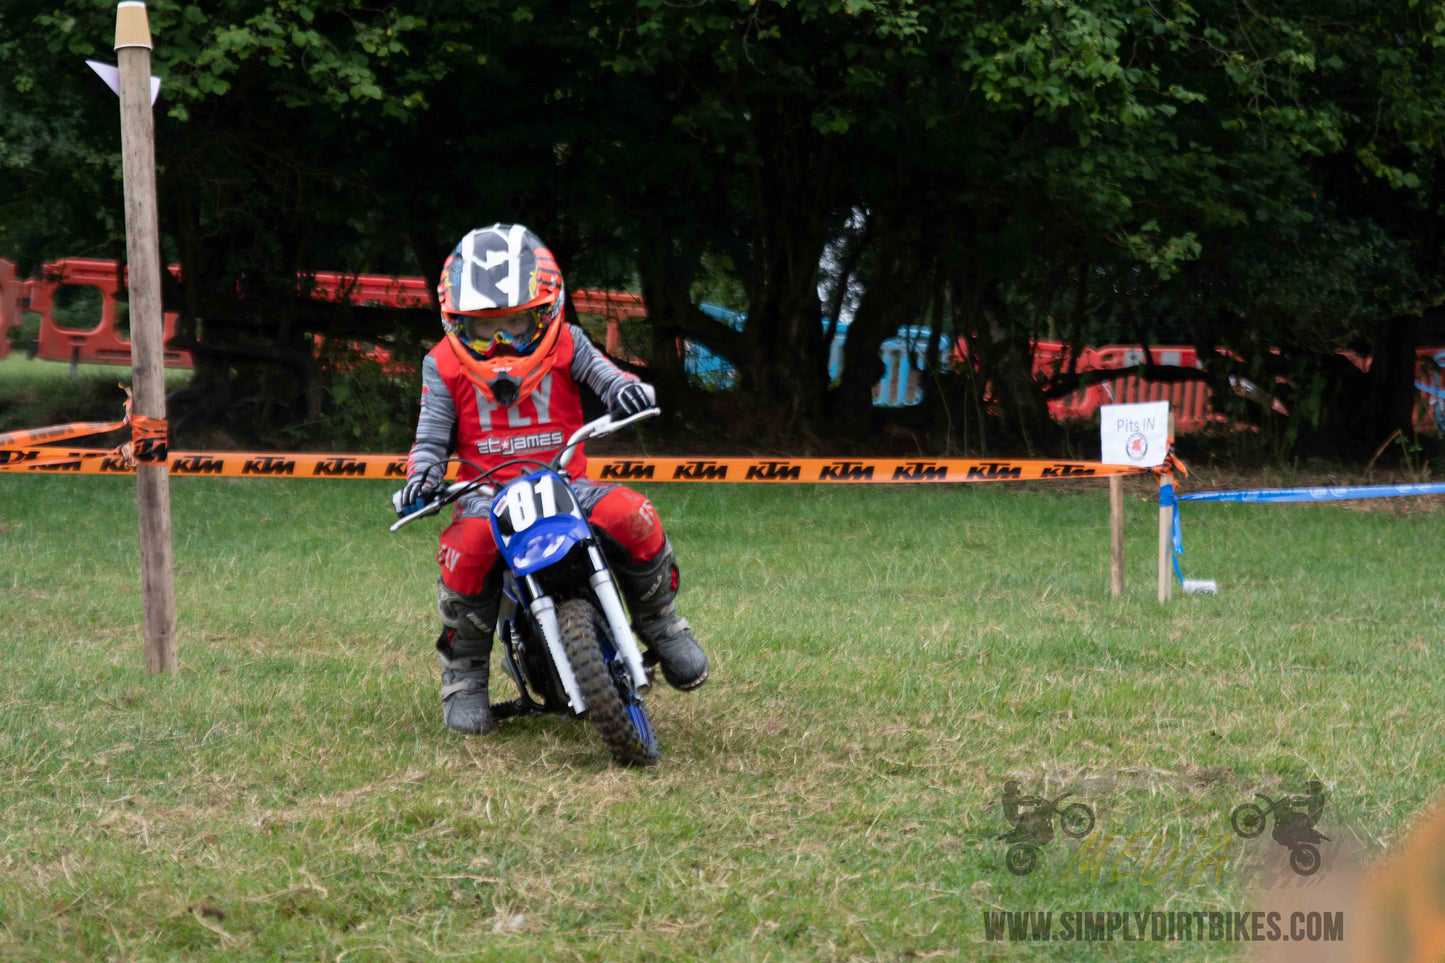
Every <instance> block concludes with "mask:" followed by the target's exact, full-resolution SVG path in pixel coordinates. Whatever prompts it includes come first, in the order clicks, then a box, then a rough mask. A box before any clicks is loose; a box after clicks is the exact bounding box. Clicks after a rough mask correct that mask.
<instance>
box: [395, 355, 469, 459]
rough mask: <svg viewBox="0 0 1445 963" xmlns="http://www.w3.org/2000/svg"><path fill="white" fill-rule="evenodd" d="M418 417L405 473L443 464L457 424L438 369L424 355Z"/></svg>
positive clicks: (455, 413)
mask: <svg viewBox="0 0 1445 963" xmlns="http://www.w3.org/2000/svg"><path fill="white" fill-rule="evenodd" d="M421 383H422V388H423V391H422V395H421V416H420V417H419V418H417V421H416V441H415V442H413V443H412V446H411V455H410V457H409V458H408V459H407V463H406V467H407V474H408V475H410V474H411V473H412V472H413V471H414V470H415V469H416V468H417V466H423V465H435V464H437V463H439V462H443V461H446V459H447V452H448V448H449V447H450V445H451V441H452V430H453V429H454V428H455V427H456V423H457V407H456V404H455V403H454V402H453V401H452V393H451V392H450V391H448V390H447V385H446V382H445V381H443V380H442V376H441V372H440V371H438V370H437V362H436V359H435V358H433V357H432V356H431V355H427V356H426V358H425V359H424V360H423V361H422V363H421Z"/></svg>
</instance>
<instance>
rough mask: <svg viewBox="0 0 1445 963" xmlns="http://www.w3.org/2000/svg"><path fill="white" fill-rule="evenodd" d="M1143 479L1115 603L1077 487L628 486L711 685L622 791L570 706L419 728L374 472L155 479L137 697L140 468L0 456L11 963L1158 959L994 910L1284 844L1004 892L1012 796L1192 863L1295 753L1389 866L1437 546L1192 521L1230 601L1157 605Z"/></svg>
mask: <svg viewBox="0 0 1445 963" xmlns="http://www.w3.org/2000/svg"><path fill="white" fill-rule="evenodd" d="M1126 489H1127V491H1128V493H1129V498H1128V515H1127V526H1128V528H1127V531H1128V536H1129V542H1128V579H1129V584H1128V591H1127V593H1126V597H1125V598H1123V599H1120V600H1113V599H1110V598H1109V597H1108V591H1107V587H1108V562H1107V556H1108V530H1107V518H1106V512H1107V496H1106V494H1105V490H1104V486H1103V485H1102V484H1095V485H1091V486H1087V487H1085V486H1078V487H1074V486H1069V487H1067V488H1065V487H1062V486H1061V487H1055V488H1048V487H1039V486H1025V485H1017V484H996V485H974V486H960V487H952V488H932V487H922V486H919V487H910V488H905V487H883V486H878V487H873V486H869V487H852V486H848V487H845V486H832V487H822V486H819V487H808V486H743V485H737V486H731V485H691V486H682V485H677V486H668V485H655V486H648V487H646V489H645V490H646V491H647V492H648V494H649V495H650V496H651V497H652V498H653V499H654V501H655V503H656V504H657V506H658V508H659V510H660V512H661V514H662V517H663V519H664V521H665V523H666V524H667V527H668V529H669V532H670V534H671V537H672V539H673V542H674V544H675V546H676V547H677V551H678V555H679V558H680V561H681V563H682V566H683V591H682V595H681V598H680V607H681V608H682V610H683V614H685V615H686V616H687V617H688V618H689V619H690V620H691V621H692V622H693V625H694V627H695V629H696V631H697V634H698V636H699V638H700V639H701V640H702V641H703V643H704V644H705V646H706V647H707V649H708V652H709V654H710V656H711V658H712V678H711V681H710V682H709V683H708V684H707V685H706V686H705V687H704V688H703V689H702V690H701V691H699V692H697V693H694V694H690V695H682V694H679V693H675V692H672V691H671V690H666V691H661V692H658V693H657V694H656V695H655V697H654V698H653V699H652V700H651V701H650V706H651V709H652V713H653V718H654V722H655V724H656V726H657V728H658V730H659V734H660V738H661V740H662V748H663V758H662V762H661V764H660V765H659V766H658V767H657V768H656V769H655V770H652V771H628V770H620V769H617V768H614V767H612V766H611V765H609V764H608V762H607V755H606V752H605V750H604V749H603V747H602V745H601V743H600V742H599V740H598V739H597V737H596V736H595V734H594V733H593V732H592V731H591V730H590V728H588V727H587V726H586V725H585V724H582V723H579V722H576V721H565V720H559V719H541V720H528V721H513V722H508V723H504V724H503V727H502V732H501V734H500V735H499V736H498V737H495V738H490V739H487V738H463V737H459V736H454V735H450V734H448V733H446V732H444V731H443V730H442V729H441V727H440V711H439V706H438V703H437V678H438V668H437V666H436V662H435V656H434V655H433V654H432V650H431V643H432V640H433V639H434V637H435V632H436V623H435V618H434V613H433V603H434V594H433V593H434V589H433V585H434V582H435V573H436V569H435V563H434V561H433V558H434V554H435V536H436V533H437V531H438V529H439V527H440V526H439V523H438V522H436V521H435V520H433V521H430V522H425V523H421V524H417V525H413V526H411V527H410V528H408V529H406V530H404V531H403V532H401V533H398V534H394V535H393V534H390V533H388V532H387V530H386V527H387V525H388V524H389V522H390V520H391V516H390V513H389V505H388V495H389V493H390V487H389V486H385V485H382V484H379V483H370V482H351V481H347V482H321V481H299V482H283V481H270V480H221V479H192V478H178V479H173V480H172V483H171V492H172V498H173V505H174V526H175V531H174V545H175V556H176V566H177V573H176V591H177V609H178V617H179V642H180V662H181V674H180V677H179V678H175V679H172V678H163V679H152V678H149V677H148V676H147V675H146V673H145V669H144V661H143V652H142V641H141V629H140V623H141V602H140V597H139V577H138V574H137V562H136V558H137V549H136V513H135V500H134V483H133V482H131V481H130V480H128V479H113V478H65V477H35V476H27V477H16V476H6V475H0V610H3V613H4V618H3V619H0V652H3V659H4V677H5V681H4V684H3V686H0V808H3V812H4V822H3V829H0V835H3V840H4V842H3V848H0V957H4V958H6V959H57V958H72V959H73V958H79V957H89V958H96V959H104V958H119V959H197V958H225V959H228V960H229V959H252V960H262V959H308V960H309V959H326V960H336V959H346V960H368V959H372V960H384V959H418V960H420V959H431V958H438V957H456V958H483V957H484V958H488V959H492V958H495V959H517V960H531V959H539V958H545V959H572V958H582V959H685V958H700V957H708V958H716V959H725V960H755V959H763V958H769V959H775V960H779V959H783V960H786V959H846V958H862V959H874V958H878V959H908V958H929V957H931V958H957V959H973V958H980V957H982V958H991V957H1000V958H1001V957H1005V956H1007V957H1010V958H1015V957H1035V958H1039V959H1045V958H1048V959H1055V958H1075V959H1101V958H1107V959H1112V958H1138V959H1153V958H1156V957H1158V956H1159V955H1160V954H1161V953H1163V952H1166V948H1164V947H1161V946H1160V945H1159V944H1150V943H1144V944H1138V943H1122V942H1111V943H1054V944H1052V945H1034V946H1029V945H1025V944H1021V943H1016V944H1009V943H1003V942H986V941H985V940H984V928H983V924H982V914H983V913H984V912H985V911H987V910H989V909H992V908H1001V909H1009V910H1045V909H1052V910H1056V911H1057V910H1064V909H1077V910H1084V909H1090V910H1120V911H1125V910H1147V909H1163V908H1166V907H1167V908H1169V909H1174V910H1188V911H1194V910H1204V911H1207V910H1211V909H1249V908H1251V904H1250V902H1249V901H1250V900H1251V899H1252V898H1253V897H1252V896H1251V895H1250V893H1249V892H1248V890H1247V880H1246V878H1245V873H1244V871H1243V869H1241V867H1240V863H1241V862H1242V861H1244V859H1245V857H1249V856H1251V855H1252V854H1253V855H1258V854H1261V853H1265V852H1267V851H1268V850H1269V849H1270V848H1272V844H1270V843H1269V842H1268V839H1267V837H1266V838H1265V839H1263V840H1260V841H1256V843H1255V844H1254V846H1253V848H1251V847H1250V846H1248V845H1246V844H1243V843H1240V844H1239V845H1238V846H1235V847H1234V848H1232V849H1231V850H1229V852H1230V853H1232V854H1235V856H1237V857H1238V858H1235V859H1233V860H1232V861H1231V862H1230V863H1229V864H1228V865H1227V866H1214V867H1213V868H1207V871H1203V872H1197V871H1192V870H1186V871H1184V872H1179V871H1173V872H1169V873H1167V874H1163V873H1161V874H1159V878H1154V879H1146V880H1141V879H1140V878H1139V873H1137V872H1135V873H1133V874H1131V873H1130V872H1129V868H1130V863H1129V862H1128V861H1127V860H1125V861H1123V862H1122V863H1116V862H1115V860H1114V858H1113V856H1112V854H1111V855H1110V857H1109V859H1108V860H1107V861H1106V863H1105V865H1104V869H1105V871H1104V872H1097V871H1096V872H1094V873H1093V874H1090V873H1088V872H1087V868H1086V870H1085V871H1080V869H1079V867H1078V865H1077V859H1075V860H1074V863H1073V864H1072V865H1071V858H1075V857H1077V856H1078V853H1079V850H1078V845H1079V844H1077V843H1075V842H1074V841H1072V840H1066V839H1063V838H1062V837H1060V838H1059V839H1058V840H1057V841H1055V842H1053V843H1051V844H1049V845H1048V846H1046V847H1044V848H1043V850H1042V852H1041V854H1040V864H1039V866H1038V868H1037V869H1035V870H1034V872H1033V873H1032V875H1030V876H1027V877H1019V876H1014V875H1012V874H1010V873H1009V872H1008V871H1007V870H1006V868H1005V867H1004V855H1005V852H1006V845H1005V844H1004V843H1001V842H1000V841H999V840H998V836H999V834H1000V833H1001V832H1003V831H1006V830H1007V829H1008V825H1007V823H1006V822H1005V820H1004V818H1003V815H1002V811H1001V807H1000V794H1001V791H1002V786H1003V782H1004V780H1006V779H1008V778H1017V779H1019V780H1021V781H1022V783H1023V785H1024V788H1025V789H1026V790H1028V791H1034V792H1040V791H1047V792H1048V793H1049V794H1050V795H1054V794H1057V793H1058V792H1062V791H1064V790H1065V789H1068V788H1074V789H1076V791H1077V794H1078V795H1077V798H1079V799H1082V800H1084V801H1086V802H1087V803H1088V804H1089V805H1090V806H1091V807H1092V808H1093V809H1094V810H1095V812H1096V813H1097V815H1098V827H1097V828H1096V830H1095V835H1094V837H1093V838H1094V839H1095V840H1098V839H1101V838H1102V837H1104V835H1105V834H1106V833H1117V834H1118V835H1119V836H1121V837H1122V836H1124V835H1125V834H1138V835H1139V836H1140V837H1141V839H1144V840H1146V841H1147V839H1149V838H1151V837H1158V838H1163V837H1165V836H1168V837H1170V838H1172V839H1175V840H1179V839H1182V840H1183V842H1184V846H1185V848H1186V849H1189V848H1190V847H1191V846H1193V845H1195V844H1196V842H1197V841H1198V840H1200V839H1209V840H1211V841H1213V840H1214V839H1216V838H1219V837H1220V836H1221V833H1222V834H1223V835H1225V836H1227V835H1228V813H1229V811H1230V809H1231V808H1232V807H1233V806H1234V805H1236V804H1238V803H1240V802H1244V801H1248V800H1249V799H1251V798H1252V796H1253V793H1254V791H1255V790H1256V789H1259V790H1263V791H1265V792H1269V793H1271V794H1272V795H1278V794H1280V793H1281V792H1299V791H1302V789H1303V783H1304V780H1306V779H1307V778H1309V777H1310V776H1313V775H1318V776H1319V777H1320V778H1321V779H1323V780H1324V782H1325V784H1326V787H1327V790H1328V792H1329V794H1330V797H1329V798H1330V803H1329V805H1330V809H1329V812H1328V815H1327V817H1326V818H1325V819H1324V820H1322V822H1321V828H1324V829H1325V830H1326V832H1330V831H1331V829H1333V830H1334V832H1333V833H1332V835H1338V834H1341V833H1347V834H1348V835H1350V836H1351V837H1352V838H1358V839H1359V840H1361V841H1362V845H1363V846H1364V848H1365V850H1366V851H1367V852H1377V851H1378V850H1379V849H1380V847H1382V846H1383V845H1384V844H1385V843H1387V842H1389V841H1390V840H1391V839H1393V838H1395V837H1397V836H1398V835H1399V834H1400V833H1402V832H1403V831H1404V829H1405V828H1407V826H1408V824H1409V820H1410V818H1411V817H1412V816H1414V815H1415V814H1417V813H1418V812H1420V811H1421V810H1422V809H1423V808H1424V807H1425V806H1426V805H1427V804H1428V803H1429V801H1430V800H1431V799H1432V798H1433V797H1434V795H1435V793H1436V792H1437V791H1438V789H1439V788H1440V785H1441V781H1442V778H1441V777H1442V774H1445V758H1442V753H1445V749H1442V746H1445V739H1442V724H1441V714H1440V711H1439V707H1440V705H1441V704H1442V695H1445V692H1442V689H1445V682H1442V673H1441V672H1440V668H1439V667H1440V659H1441V655H1442V653H1441V644H1442V643H1441V639H1442V637H1445V633H1442V628H1445V615H1442V611H1445V609H1442V603H1441V595H1442V592H1441V579H1442V576H1441V566H1440V559H1441V558H1442V555H1445V528H1442V524H1441V515H1440V514H1438V513H1437V512H1436V511H1432V510H1431V505H1430V504H1429V503H1427V502H1423V501H1412V502H1410V503H1409V504H1408V505H1407V504H1406V503H1398V504H1394V505H1393V506H1392V507H1391V508H1390V509H1389V510H1368V511H1366V510H1360V509H1359V508H1351V507H1341V506H1330V507H1318V506H1234V505H1186V506H1185V529H1184V531H1185V541H1186V547H1187V548H1188V554H1187V555H1186V556H1185V559H1184V566H1185V572H1186V574H1188V575H1190V576H1192V577H1208V578H1215V579H1217V580H1218V581H1219V583H1220V585H1221V589H1222V594H1221V595H1219V596H1218V597H1179V596H1177V594H1176V598H1175V600H1174V601H1173V602H1172V603H1170V604H1169V605H1168V606H1167V607H1163V608H1161V607H1160V606H1159V605H1158V603H1157V602H1156V601H1155V598H1154V582H1153V577H1154V570H1155V535H1156V528H1157V517H1158V513H1157V505H1156V503H1155V502H1154V501H1153V492H1152V490H1151V488H1150V487H1149V485H1148V484H1147V483H1145V482H1131V483H1130V484H1129V485H1128V486H1126ZM1377 504H1378V503H1377ZM494 675H495V676H500V671H499V670H494ZM494 694H500V695H503V696H507V695H509V694H510V683H509V682H508V681H507V680H506V679H505V678H504V677H502V678H501V680H500V681H499V682H498V683H496V685H495V686H494ZM1144 845H1146V843H1140V844H1138V845H1136V847H1135V848H1136V851H1137V850H1138V849H1140V848H1143V846H1144ZM1121 846H1122V842H1121V843H1117V844H1115V845H1114V850H1113V852H1117V851H1118V850H1119V848H1120V847H1121ZM1110 867H1113V868H1114V871H1112V872H1110V871H1108V870H1109V869H1110ZM1120 867H1122V868H1120ZM1145 875H1146V876H1147V875H1149V874H1145ZM1238 949H1239V947H1238V945H1237V944H1236V945H1229V944H1223V943H1198V942H1190V943H1185V944H1181V945H1176V946H1172V947H1169V948H1167V952H1168V953H1169V955H1170V957H1171V958H1180V959H1196V958H1206V957H1207V958H1215V957H1222V956H1229V955H1232V954H1233V953H1236V952H1237V951H1238Z"/></svg>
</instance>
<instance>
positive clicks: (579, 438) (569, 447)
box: [391, 408, 662, 532]
mask: <svg viewBox="0 0 1445 963" xmlns="http://www.w3.org/2000/svg"><path fill="white" fill-rule="evenodd" d="M660 414H662V409H661V408H646V409H643V410H642V411H639V412H637V413H636V414H634V415H628V416H627V417H626V418H623V419H621V420H620V421H613V420H612V416H611V415H603V416H602V417H601V418H596V419H594V420H592V421H589V422H587V424H585V425H583V426H582V427H581V428H578V429H577V430H576V431H575V432H573V433H572V437H571V438H569V439H567V444H565V445H563V446H562V450H561V451H560V452H558V453H557V455H556V456H555V457H554V458H553V459H552V460H551V461H550V462H548V464H547V467H549V468H552V469H553V470H555V471H559V472H560V471H563V470H565V469H566V467H567V465H568V463H569V462H571V461H572V455H573V453H574V452H575V451H576V450H577V446H578V445H580V444H582V443H583V442H584V441H586V440H587V439H589V438H601V437H603V436H605V435H610V434H612V433H613V432H614V431H617V430H619V429H621V428H625V427H627V426H628V425H630V424H632V423H633V422H636V421H642V420H643V419H645V418H651V417H653V416H654V415H660ZM509 464H514V462H509ZM534 464H540V463H534ZM497 467H499V468H500V467H502V466H500V465H499V466H497ZM495 470H496V469H495V468H494V469H492V471H495ZM489 474H490V472H488V473H485V474H483V475H482V476H481V477H479V478H473V479H471V480H470V481H464V482H452V483H451V484H450V485H448V486H447V487H446V488H445V489H443V490H442V494H441V495H439V496H438V497H436V498H434V499H432V500H431V501H430V502H427V503H426V504H425V505H423V506H422V507H421V508H418V509H416V510H415V511H413V512H411V513H409V514H407V515H403V516H402V517H401V518H399V519H397V520H396V521H395V522H394V523H393V524H392V526H391V531H393V532H394V531H397V530H398V529H400V528H401V527H402V526H403V525H407V524H410V523H411V522H414V521H416V520H417V519H418V518H425V517H426V516H427V515H435V514H436V513H437V512H440V511H441V510H442V509H443V508H445V507H446V506H448V505H450V504H451V503H452V502H454V501H456V500H457V499H459V498H461V497H462V496H463V495H465V494H467V493H468V492H473V491H475V492H480V493H481V494H483V495H485V496H487V497H491V496H492V495H495V494H496V492H497V486H496V485H494V484H491V483H490V481H489V480H488V475H489ZM400 502H401V491H396V492H394V493H393V494H392V496H391V504H392V508H394V509H395V510H396V513H397V514H398V515H400V514H401V512H402V511H403V510H404V509H405V508H406V507H407V506H404V505H402V504H401V503H400Z"/></svg>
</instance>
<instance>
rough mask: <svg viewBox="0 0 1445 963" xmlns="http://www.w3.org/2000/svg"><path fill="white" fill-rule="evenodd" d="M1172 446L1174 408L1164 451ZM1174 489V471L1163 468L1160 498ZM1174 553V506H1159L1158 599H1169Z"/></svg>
mask: <svg viewBox="0 0 1445 963" xmlns="http://www.w3.org/2000/svg"><path fill="white" fill-rule="evenodd" d="M1173 448H1174V410H1173V409H1172V408H1171V409H1170V410H1169V441H1168V443H1167V446H1166V447H1165V449H1164V450H1165V451H1166V452H1168V451H1172V450H1173ZM1166 487H1168V488H1169V490H1170V491H1173V489H1174V473H1173V472H1171V471H1169V470H1168V465H1167V464H1166V466H1165V470H1164V471H1162V472H1160V474H1159V492H1160V496H1161V500H1162V496H1163V493H1164V489H1165V488H1166ZM1173 555H1174V506H1173V505H1163V504H1161V505H1160V506H1159V601H1160V602H1161V603H1163V602H1167V601H1169V591H1170V589H1171V588H1173V585H1174V583H1173V582H1171V581H1170V580H1169V569H1170V564H1169V563H1170V560H1171V559H1172V558H1173Z"/></svg>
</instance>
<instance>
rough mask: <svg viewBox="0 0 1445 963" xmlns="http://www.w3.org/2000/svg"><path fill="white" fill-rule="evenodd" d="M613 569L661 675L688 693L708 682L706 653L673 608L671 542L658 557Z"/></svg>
mask: <svg viewBox="0 0 1445 963" xmlns="http://www.w3.org/2000/svg"><path fill="white" fill-rule="evenodd" d="M613 571H614V572H615V573H616V574H617V581H618V582H619V583H620V584H621V586H622V594H623V595H624V596H625V597H626V598H627V608H628V610H629V611H631V613H632V618H633V623H634V624H633V627H634V628H635V629H636V630H637V634H638V636H639V637H640V638H641V639H642V643H643V645H645V646H646V647H647V649H648V651H650V652H652V653H653V654H654V655H656V656H657V660H658V661H659V662H660V663H661V664H662V677H663V678H664V679H666V680H667V684H668V685H670V686H672V687H673V688H674V689H678V690H680V691H683V692H688V691H690V690H692V689H696V688H697V687H698V686H700V685H702V684H703V683H704V682H706V681H707V655H706V654H705V653H704V652H703V651H702V646H700V645H698V644H697V639H694V638H693V637H692V626H691V625H689V624H688V622H687V619H684V618H680V617H679V616H678V614H677V610H676V609H675V608H673V605H672V600H673V599H674V598H676V597H677V580H678V573H677V565H676V564H675V563H674V562H673V558H672V543H671V542H669V541H664V542H663V543H662V551H661V552H659V553H658V555H657V557H656V558H654V559H652V560H650V561H647V562H642V563H641V564H638V565H616V566H613Z"/></svg>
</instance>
